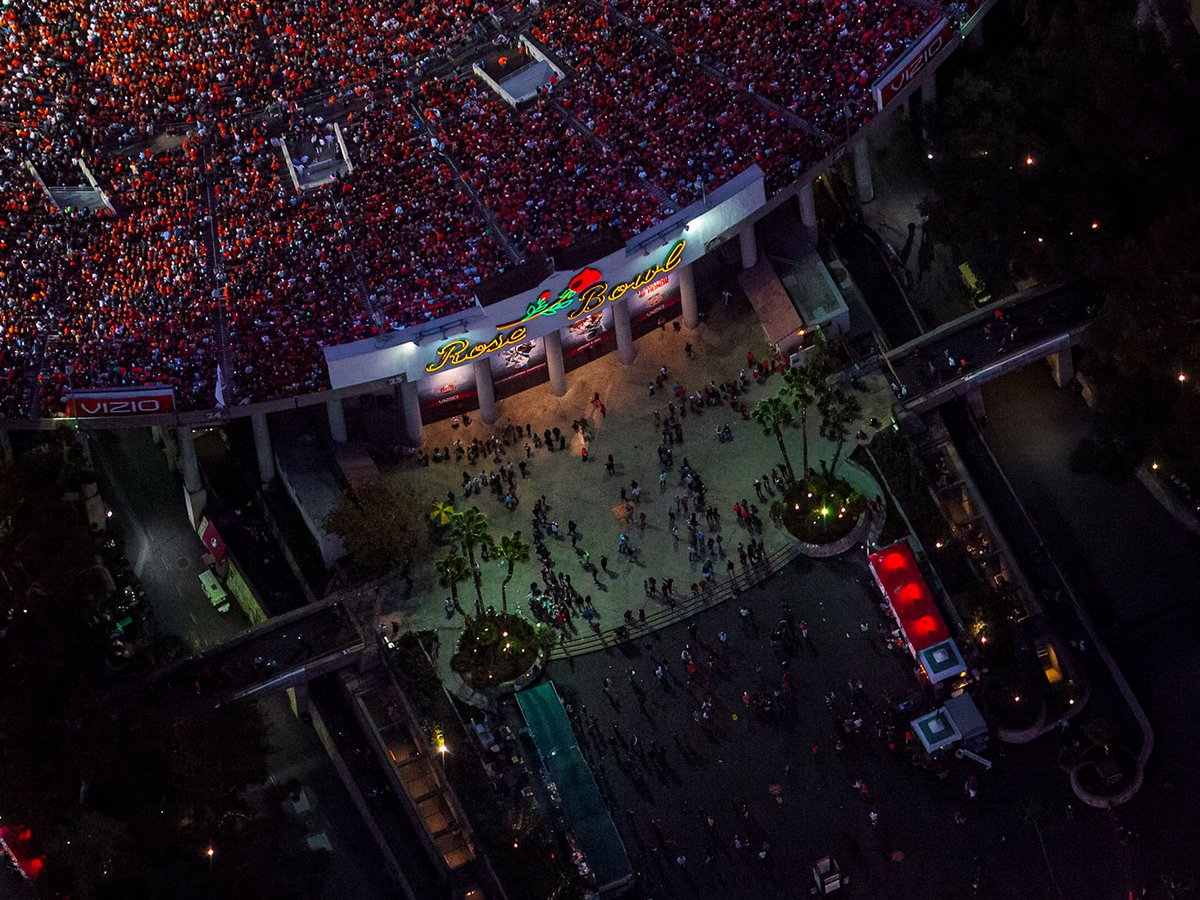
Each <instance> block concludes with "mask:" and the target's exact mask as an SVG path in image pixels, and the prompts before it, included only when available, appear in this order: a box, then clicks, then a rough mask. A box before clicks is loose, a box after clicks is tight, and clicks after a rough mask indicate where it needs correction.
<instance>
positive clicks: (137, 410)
mask: <svg viewBox="0 0 1200 900" xmlns="http://www.w3.org/2000/svg"><path fill="white" fill-rule="evenodd" d="M66 403H67V417H68V418H71V419H100V418H105V417H109V416H154V415H162V414H163V413H171V412H175V389H174V388H169V387H144V388H127V389H124V390H111V391H72V392H70V393H68V394H67V396H66Z"/></svg>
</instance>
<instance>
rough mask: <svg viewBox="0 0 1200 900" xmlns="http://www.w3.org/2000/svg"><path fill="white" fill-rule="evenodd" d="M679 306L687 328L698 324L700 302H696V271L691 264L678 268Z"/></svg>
mask: <svg viewBox="0 0 1200 900" xmlns="http://www.w3.org/2000/svg"><path fill="white" fill-rule="evenodd" d="M679 306H680V309H681V310H682V311H683V324H684V325H685V326H686V327H688V328H696V327H698V326H699V325H700V304H699V303H697V302H696V272H695V270H694V269H693V268H692V264H691V263H689V264H688V265H686V266H684V267H683V268H682V269H680V270H679Z"/></svg>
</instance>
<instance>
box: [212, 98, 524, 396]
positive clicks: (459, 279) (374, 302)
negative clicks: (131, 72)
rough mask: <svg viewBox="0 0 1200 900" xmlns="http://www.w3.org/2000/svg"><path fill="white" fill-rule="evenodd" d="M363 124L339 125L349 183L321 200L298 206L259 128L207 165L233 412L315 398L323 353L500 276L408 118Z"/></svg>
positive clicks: (441, 308)
mask: <svg viewBox="0 0 1200 900" xmlns="http://www.w3.org/2000/svg"><path fill="white" fill-rule="evenodd" d="M388 104H389V108H402V99H401V98H399V97H395V98H389V99H388ZM374 112H375V111H374V110H368V111H367V112H365V113H363V114H362V115H361V123H359V122H356V121H353V120H351V121H349V122H347V123H344V124H345V126H346V134H347V140H348V143H349V148H348V149H349V152H350V154H351V157H352V158H353V159H354V160H355V170H354V173H353V174H352V175H349V176H348V177H343V178H341V179H339V180H338V181H336V182H335V183H334V184H332V185H330V186H328V187H326V188H321V189H317V190H311V191H306V192H304V193H303V194H299V195H298V194H297V192H296V191H295V190H294V189H293V187H292V185H291V183H290V181H289V176H288V174H287V170H286V166H285V164H284V161H283V158H282V155H281V154H280V152H279V150H278V148H277V147H276V146H272V143H271V140H270V139H269V137H268V134H267V131H266V129H265V128H258V129H256V130H253V131H251V132H250V133H249V134H248V135H247V136H246V137H244V138H243V137H238V138H236V139H235V146H234V149H233V151H231V152H229V153H227V154H223V155H222V158H221V159H220V160H219V164H218V166H217V170H218V172H217V174H218V177H219V178H220V184H219V188H218V193H219V194H220V200H219V203H218V207H219V209H218V215H217V220H218V222H219V223H220V244H221V249H222V251H223V260H224V270H225V274H226V277H227V281H228V286H229V295H230V298H231V300H230V302H229V306H228V319H229V327H230V332H231V335H230V337H231V344H232V348H233V353H234V355H235V362H236V364H235V365H234V366H233V377H232V378H231V379H229V383H230V385H231V387H232V390H233V392H234V396H235V398H236V399H257V400H261V399H271V398H276V397H284V396H291V395H295V394H298V393H311V392H312V391H314V390H317V389H320V388H323V387H326V386H327V384H326V382H325V380H324V379H325V375H324V364H323V359H322V356H321V352H320V348H321V346H323V345H325V344H329V343H344V342H346V341H349V340H354V339H357V338H362V337H368V336H370V335H373V334H377V333H379V332H381V331H393V330H396V329H398V328H404V327H407V326H412V325H419V324H420V323H421V322H424V321H427V320H429V319H434V318H442V317H445V316H450V315H452V314H454V313H455V312H459V311H461V310H463V309H465V308H467V307H469V306H470V305H472V303H473V299H472V297H473V294H472V289H473V287H474V285H475V284H477V283H479V282H480V281H482V280H484V279H486V278H490V277H492V276H494V275H496V274H499V273H500V272H501V271H502V270H503V266H502V258H501V255H500V251H499V249H498V248H497V246H496V245H495V243H494V242H493V241H492V239H491V238H490V237H489V236H488V235H487V234H486V233H485V231H486V226H485V224H484V222H483V220H482V218H481V217H480V213H479V211H478V210H477V209H476V208H475V207H474V206H473V204H472V201H471V199H470V198H469V196H468V195H467V194H466V193H465V192H464V191H462V190H460V189H457V188H456V187H455V185H454V182H453V178H452V177H451V173H450V171H449V169H448V166H447V164H446V162H445V161H444V160H442V159H440V158H439V157H438V156H437V155H436V154H433V153H431V152H430V151H429V150H428V148H427V147H426V146H424V145H423V143H422V140H421V138H420V137H419V136H418V134H417V132H415V131H414V127H413V120H412V118H411V117H409V116H398V115H396V116H377V115H374V114H373V113H374ZM297 124H299V123H297ZM310 127H311V123H310ZM318 127H322V128H328V127H330V124H329V123H323V124H320V125H318ZM291 130H294V129H289V131H291Z"/></svg>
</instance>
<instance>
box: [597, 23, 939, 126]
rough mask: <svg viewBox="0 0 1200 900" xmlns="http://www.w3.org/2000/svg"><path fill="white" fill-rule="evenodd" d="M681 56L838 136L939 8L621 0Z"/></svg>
mask: <svg viewBox="0 0 1200 900" xmlns="http://www.w3.org/2000/svg"><path fill="white" fill-rule="evenodd" d="M616 6H617V8H618V9H619V10H620V11H621V12H622V13H624V14H625V15H627V16H629V17H630V18H631V19H633V20H635V21H637V22H640V23H641V24H643V25H645V26H647V27H649V28H652V29H654V30H656V31H657V32H658V33H659V34H661V35H662V36H663V37H665V38H666V39H667V40H668V41H669V42H670V43H671V46H672V47H674V49H675V50H676V51H677V52H678V53H679V55H680V56H682V57H687V58H691V59H696V60H702V61H703V62H705V63H708V64H712V65H714V66H716V67H717V68H718V69H719V70H720V71H722V72H724V73H725V74H727V75H728V76H729V77H730V78H731V79H732V80H733V82H734V83H735V84H737V86H738V87H739V88H742V89H744V90H747V91H753V92H756V93H759V94H762V95H763V96H765V97H767V98H769V99H771V100H773V101H775V102H776V103H779V104H780V105H781V106H783V107H785V108H787V109H788V110H790V111H791V112H793V113H795V114H796V115H798V116H800V117H801V118H803V119H805V120H806V121H808V122H810V123H812V124H813V125H815V126H817V127H818V128H821V129H823V130H825V131H826V132H828V133H830V134H832V135H835V136H837V137H839V138H844V137H845V136H846V133H847V130H853V129H854V128H856V127H858V126H859V125H860V124H863V123H864V122H865V121H867V120H868V119H869V118H870V116H871V113H872V111H873V110H872V100H871V85H872V84H873V83H874V82H875V80H876V79H877V78H878V77H879V76H880V75H882V74H883V73H884V71H886V69H887V68H888V66H889V65H891V63H893V62H895V61H896V60H897V59H899V58H900V57H901V56H902V55H903V54H904V52H905V50H906V49H907V48H908V47H909V46H910V45H911V44H912V43H913V42H914V41H916V40H917V38H919V37H920V36H921V34H922V32H924V31H925V29H926V28H928V27H929V26H930V25H931V24H933V23H934V22H935V21H936V20H937V19H938V17H939V16H940V15H941V14H942V11H941V10H940V9H939V8H938V7H937V6H935V5H933V4H928V5H918V4H909V3H906V2H904V0H811V2H807V3H795V2H791V0H739V2H737V3H695V2H692V0H618V2H617V4H616Z"/></svg>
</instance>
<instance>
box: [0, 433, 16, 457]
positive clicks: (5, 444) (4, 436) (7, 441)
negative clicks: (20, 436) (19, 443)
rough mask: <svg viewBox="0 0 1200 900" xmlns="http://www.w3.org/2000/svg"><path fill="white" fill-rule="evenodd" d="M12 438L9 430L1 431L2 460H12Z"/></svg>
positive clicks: (0, 448) (0, 450)
mask: <svg viewBox="0 0 1200 900" xmlns="http://www.w3.org/2000/svg"><path fill="white" fill-rule="evenodd" d="M12 458H13V449H12V438H10V437H9V436H8V432H7V431H0V462H12Z"/></svg>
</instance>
